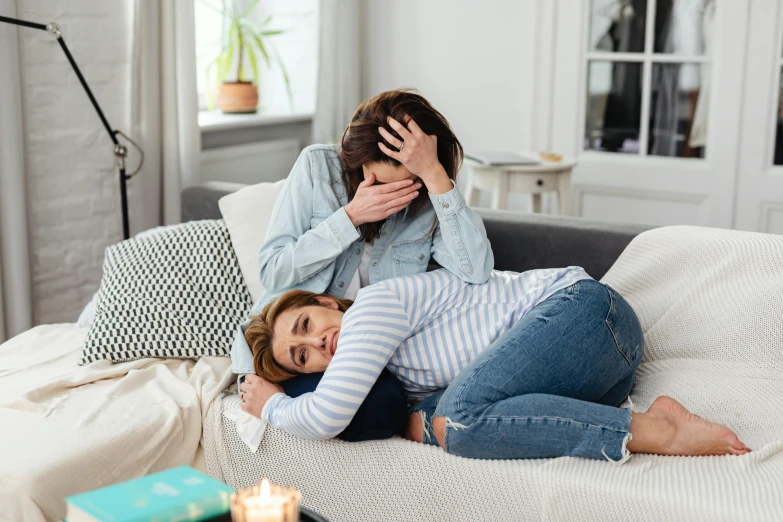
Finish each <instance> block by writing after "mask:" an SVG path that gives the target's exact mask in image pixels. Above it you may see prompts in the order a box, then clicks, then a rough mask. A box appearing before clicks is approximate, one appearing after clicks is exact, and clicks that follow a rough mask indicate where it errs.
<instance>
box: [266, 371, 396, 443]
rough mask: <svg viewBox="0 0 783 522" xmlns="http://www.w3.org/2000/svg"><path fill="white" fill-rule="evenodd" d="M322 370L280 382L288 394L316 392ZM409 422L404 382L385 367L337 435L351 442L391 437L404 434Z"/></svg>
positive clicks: (297, 394) (297, 395) (296, 395)
mask: <svg viewBox="0 0 783 522" xmlns="http://www.w3.org/2000/svg"><path fill="white" fill-rule="evenodd" d="M323 376H324V374H323V373H306V374H303V375H299V376H297V377H294V378H293V379H289V380H287V381H285V382H282V383H280V386H282V388H283V390H285V393H286V395H288V396H289V397H299V396H300V395H302V394H305V393H308V392H311V391H315V387H316V386H318V383H319V382H320V381H321V377H323ZM407 423H408V405H407V400H406V398H405V391H404V390H403V389H402V384H400V381H399V380H398V379H397V377H395V376H394V374H392V373H391V372H390V371H389V370H387V369H386V368H384V369H383V372H381V375H380V376H379V377H378V380H377V381H376V382H375V385H373V387H372V389H371V390H370V393H369V394H368V395H367V398H366V399H364V402H363V403H362V405H361V406H360V407H359V410H358V411H357V412H356V415H354V417H353V420H351V423H350V424H349V425H348V427H347V428H345V429H344V430H343V432H342V433H340V434H339V435H338V436H337V438H339V439H342V440H347V441H348V442H359V441H362V440H377V439H388V438H389V437H391V436H393V435H397V434H399V433H402V431H403V430H404V429H405V426H406V425H407Z"/></svg>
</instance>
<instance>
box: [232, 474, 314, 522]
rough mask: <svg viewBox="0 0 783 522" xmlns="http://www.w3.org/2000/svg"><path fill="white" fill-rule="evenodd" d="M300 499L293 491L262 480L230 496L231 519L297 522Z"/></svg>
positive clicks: (237, 521) (242, 521)
mask: <svg viewBox="0 0 783 522" xmlns="http://www.w3.org/2000/svg"><path fill="white" fill-rule="evenodd" d="M301 498H302V494H301V493H299V492H298V491H296V490H295V489H293V488H289V487H285V488H283V487H280V486H278V485H276V484H272V483H270V482H269V480H267V479H264V480H262V481H261V484H260V485H256V486H253V487H252V488H248V489H243V490H240V491H238V492H237V493H234V494H233V495H232V496H231V518H232V520H233V521H234V522H298V521H299V501H300V500H301Z"/></svg>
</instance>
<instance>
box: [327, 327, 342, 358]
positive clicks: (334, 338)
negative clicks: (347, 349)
mask: <svg viewBox="0 0 783 522" xmlns="http://www.w3.org/2000/svg"><path fill="white" fill-rule="evenodd" d="M339 333H340V332H339V331H337V332H334V333H333V334H332V340H331V341H330V342H329V353H331V354H332V355H334V352H336V351H337V336H338V335H339Z"/></svg>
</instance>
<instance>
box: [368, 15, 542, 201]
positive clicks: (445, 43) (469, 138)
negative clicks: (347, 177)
mask: <svg viewBox="0 0 783 522" xmlns="http://www.w3.org/2000/svg"><path fill="white" fill-rule="evenodd" d="M538 3H539V2H537V1H536V0H488V1H486V2H477V1H475V0H427V1H426V2H422V1H418V0H395V1H393V2H382V1H369V2H365V3H364V4H363V8H364V12H363V13H362V15H363V22H364V26H363V35H362V37H363V41H364V56H363V63H362V66H363V76H362V95H363V97H364V98H367V97H369V96H372V95H375V94H377V93H379V92H382V91H385V90H389V89H394V88H397V87H415V88H417V89H418V90H419V91H421V93H422V95H424V96H425V97H426V98H427V99H428V100H429V101H430V102H431V103H432V104H433V105H434V106H435V108H436V109H438V110H439V111H440V112H442V113H443V115H444V116H445V117H446V119H448V120H449V122H450V123H451V125H452V127H453V129H454V131H455V133H456V135H457V137H458V138H459V139H460V141H461V142H462V145H463V147H464V148H465V149H466V150H470V149H474V150H479V149H495V150H529V149H531V148H534V147H535V146H536V143H535V140H534V132H535V130H534V129H535V121H534V120H535V108H534V106H533V100H534V92H535V88H536V77H535V76H536V74H535V69H536V60H535V57H536V55H535V50H536V49H535V47H536V45H535V44H536V23H537V22H536V20H537V12H538V9H537V6H538ZM484 197H488V195H485V196H484ZM482 202H483V201H482ZM483 203H484V204H488V201H487V202H483ZM510 206H512V208H514V207H517V205H515V202H514V201H513V200H512V201H511V202H510Z"/></svg>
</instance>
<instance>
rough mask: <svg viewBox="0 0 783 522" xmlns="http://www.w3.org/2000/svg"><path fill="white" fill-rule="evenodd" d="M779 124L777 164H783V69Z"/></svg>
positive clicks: (779, 98)
mask: <svg viewBox="0 0 783 522" xmlns="http://www.w3.org/2000/svg"><path fill="white" fill-rule="evenodd" d="M778 89H779V90H778V92H779V95H778V118H777V119H778V125H777V132H776V133H775V157H774V158H773V162H774V164H775V165H783V70H781V74H780V87H778Z"/></svg>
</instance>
